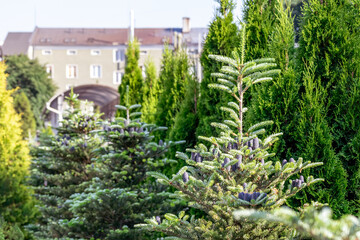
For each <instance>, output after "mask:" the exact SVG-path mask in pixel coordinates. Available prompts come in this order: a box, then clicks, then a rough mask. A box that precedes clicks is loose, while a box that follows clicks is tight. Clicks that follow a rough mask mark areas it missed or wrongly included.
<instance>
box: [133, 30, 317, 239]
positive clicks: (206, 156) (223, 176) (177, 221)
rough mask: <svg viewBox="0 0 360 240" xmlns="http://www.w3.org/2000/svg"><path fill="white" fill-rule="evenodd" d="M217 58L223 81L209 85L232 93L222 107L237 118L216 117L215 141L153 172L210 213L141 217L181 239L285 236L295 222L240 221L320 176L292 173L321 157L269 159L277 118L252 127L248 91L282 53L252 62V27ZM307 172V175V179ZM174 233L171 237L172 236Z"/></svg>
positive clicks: (149, 227) (152, 228) (147, 226)
mask: <svg viewBox="0 0 360 240" xmlns="http://www.w3.org/2000/svg"><path fill="white" fill-rule="evenodd" d="M209 58H210V59H214V60H216V61H219V62H222V63H224V64H225V65H224V66H223V67H222V68H221V70H220V72H218V73H213V74H212V76H214V77H217V78H218V83H213V84H209V87H211V88H214V89H217V90H221V91H224V92H226V93H228V94H229V95H230V96H232V98H233V101H231V102H228V104H227V105H226V106H223V107H221V110H222V111H224V112H226V113H227V114H228V115H229V116H230V119H226V120H224V121H223V122H221V123H220V122H214V123H212V124H211V125H212V126H214V127H217V128H219V129H220V130H221V132H220V134H219V135H218V136H209V137H200V138H201V139H203V140H205V141H208V142H209V143H210V144H211V146H210V147H209V148H207V147H206V146H205V145H204V144H198V145H197V146H196V147H195V148H194V149H190V150H189V151H190V152H191V155H190V156H188V154H185V153H180V152H179V153H178V157H179V158H181V159H182V160H185V161H186V163H187V165H188V166H184V167H183V168H182V169H180V170H179V172H178V173H177V174H174V175H173V176H172V177H170V178H168V177H167V176H165V175H164V174H161V173H159V172H150V173H148V174H149V175H150V176H153V177H155V178H156V179H157V180H158V181H159V182H160V183H162V184H165V185H169V186H172V187H174V188H176V189H177V192H175V195H176V197H177V198H179V199H184V200H186V201H188V203H189V204H188V205H189V207H192V208H196V209H200V210H201V211H203V212H204V215H205V217H202V218H197V217H196V216H195V215H192V216H191V217H190V215H186V213H185V211H182V212H180V213H179V215H178V216H177V215H174V214H169V213H168V214H165V215H164V217H163V218H162V217H160V216H156V217H155V216H154V217H153V218H151V219H148V220H147V221H146V222H147V224H141V225H138V226H139V227H143V228H144V229H147V230H149V231H160V232H163V233H165V234H167V235H170V236H175V237H177V238H181V239H196V240H198V239H279V238H281V237H286V236H287V235H286V234H287V233H289V232H288V228H287V227H286V226H284V225H274V224H271V223H267V222H265V221H257V222H255V223H252V222H249V221H248V220H243V221H236V220H234V218H233V213H234V211H235V210H236V209H258V210H269V209H275V208H277V207H279V206H281V205H283V204H285V202H286V199H287V198H289V197H291V196H293V195H295V194H296V193H297V192H299V191H300V190H302V189H303V188H305V187H306V186H309V185H311V184H313V183H315V182H318V181H321V180H320V179H314V178H313V177H311V176H310V177H308V178H306V179H305V178H304V177H303V176H300V177H299V178H298V179H292V180H290V182H288V181H287V180H288V179H289V178H290V177H291V176H293V175H294V174H297V173H300V172H302V171H304V169H307V168H311V167H315V166H318V165H321V163H311V162H310V161H305V162H304V161H303V159H302V158H298V160H295V159H293V158H290V159H289V160H288V161H287V160H283V161H282V162H280V161H276V162H275V163H273V162H272V161H270V159H269V158H270V157H272V156H274V154H272V153H269V152H268V151H267V150H268V149H269V147H270V146H271V145H272V144H273V143H274V142H275V141H276V140H278V137H279V136H280V135H281V133H275V134H271V135H268V136H265V137H262V138H261V137H260V136H261V135H264V134H265V129H264V128H263V127H265V126H267V125H271V124H272V121H264V122H260V123H257V124H254V125H252V126H251V127H249V128H247V129H245V128H244V126H243V115H244V113H245V112H246V108H245V107H244V105H243V100H244V94H245V93H246V91H247V90H248V89H249V88H250V87H251V86H252V85H254V84H258V83H262V82H266V81H271V80H272V78H271V77H269V75H271V74H272V72H273V69H274V67H275V66H276V64H275V59H272V58H265V59H257V60H252V61H249V62H245V61H244V59H245V29H243V32H242V41H241V46H240V48H239V49H236V51H233V53H232V57H231V58H230V57H224V56H218V55H210V56H209ZM305 180H306V181H305ZM169 239H171V238H169Z"/></svg>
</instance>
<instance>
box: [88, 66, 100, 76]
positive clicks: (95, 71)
mask: <svg viewBox="0 0 360 240" xmlns="http://www.w3.org/2000/svg"><path fill="white" fill-rule="evenodd" d="M90 77H91V78H101V66H100V65H91V66H90Z"/></svg>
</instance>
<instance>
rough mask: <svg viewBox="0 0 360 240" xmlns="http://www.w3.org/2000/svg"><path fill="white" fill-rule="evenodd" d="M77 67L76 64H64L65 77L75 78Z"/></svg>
mask: <svg viewBox="0 0 360 240" xmlns="http://www.w3.org/2000/svg"><path fill="white" fill-rule="evenodd" d="M77 77H78V68H77V65H74V64H68V65H66V78H77Z"/></svg>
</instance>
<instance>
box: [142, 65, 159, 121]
mask: <svg viewBox="0 0 360 240" xmlns="http://www.w3.org/2000/svg"><path fill="white" fill-rule="evenodd" d="M145 75H146V78H145V84H144V92H143V93H144V96H143V98H142V99H143V107H142V121H143V122H146V123H155V114H156V106H157V102H158V93H159V85H158V77H157V74H156V67H155V64H154V62H153V61H151V60H147V62H146V63H145Z"/></svg>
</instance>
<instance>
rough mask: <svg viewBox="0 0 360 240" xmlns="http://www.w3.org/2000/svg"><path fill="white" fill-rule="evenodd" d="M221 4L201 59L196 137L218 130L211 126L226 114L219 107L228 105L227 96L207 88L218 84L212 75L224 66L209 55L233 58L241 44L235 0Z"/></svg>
mask: <svg viewBox="0 0 360 240" xmlns="http://www.w3.org/2000/svg"><path fill="white" fill-rule="evenodd" d="M218 2H219V7H218V8H217V9H216V13H215V17H214V20H213V21H212V23H211V24H210V26H209V32H208V35H207V37H206V39H205V42H204V47H203V52H202V54H201V58H200V61H201V65H202V67H203V79H202V82H201V84H200V98H199V101H198V107H197V108H198V118H199V126H198V127H197V129H196V136H203V135H204V136H209V135H211V134H212V133H213V131H214V130H215V129H214V128H213V127H211V126H210V123H211V122H214V121H220V120H221V117H222V116H223V113H222V112H221V111H220V106H222V105H224V104H226V103H227V95H225V94H223V93H221V92H220V93H219V92H217V91H215V90H214V89H209V88H208V84H210V83H214V82H216V79H215V78H214V77H212V76H211V73H213V72H217V71H219V70H220V68H221V67H222V65H223V64H222V63H218V62H214V61H212V60H211V59H210V58H209V57H208V56H209V55H210V54H218V55H224V56H230V54H231V52H232V51H233V50H234V46H236V45H237V44H238V42H239V35H238V27H237V26H236V24H235V23H234V22H233V21H234V19H233V9H234V8H235V4H234V2H233V1H232V0H220V1H218Z"/></svg>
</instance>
